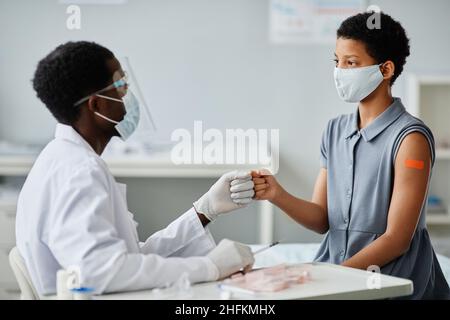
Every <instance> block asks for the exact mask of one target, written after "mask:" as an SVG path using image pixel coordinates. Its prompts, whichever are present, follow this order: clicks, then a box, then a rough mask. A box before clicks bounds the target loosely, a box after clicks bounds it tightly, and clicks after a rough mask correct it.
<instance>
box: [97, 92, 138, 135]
mask: <svg viewBox="0 0 450 320" xmlns="http://www.w3.org/2000/svg"><path fill="white" fill-rule="evenodd" d="M96 96H97V97H100V98H104V99H108V100H111V101H117V102H122V103H123V104H124V106H125V111H126V114H125V116H124V117H123V119H122V120H121V121H115V120H112V119H110V118H108V117H106V116H104V115H102V114H100V113H98V112H95V114H96V115H97V116H99V117H101V118H103V119H105V120H106V121H109V122H111V123H114V124H115V125H116V126H115V128H116V130H117V132H119V134H120V137H121V138H122V140H124V141H125V140H127V139H128V138H129V137H130V136H131V135H132V134H133V133H134V131H136V128H137V126H138V124H139V118H140V108H139V101H138V100H137V99H136V97H135V96H134V94H133V92H131V91H130V90H128V92H127V94H126V95H125V96H124V97H123V98H122V100H120V99H116V98H112V97H108V96H104V95H100V94H96Z"/></svg>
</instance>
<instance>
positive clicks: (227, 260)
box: [207, 239, 255, 280]
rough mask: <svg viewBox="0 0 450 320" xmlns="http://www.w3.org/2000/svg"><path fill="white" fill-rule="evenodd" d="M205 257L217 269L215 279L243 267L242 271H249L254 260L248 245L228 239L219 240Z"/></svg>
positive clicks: (224, 276)
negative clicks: (217, 272)
mask: <svg viewBox="0 0 450 320" xmlns="http://www.w3.org/2000/svg"><path fill="white" fill-rule="evenodd" d="M207 257H208V258H209V259H210V260H211V261H212V262H213V263H214V265H215V266H216V267H217V269H218V271H219V274H218V278H217V279H216V280H219V279H223V278H226V277H228V276H230V275H232V274H233V273H236V272H238V271H239V270H241V269H244V272H247V271H250V270H251V268H252V266H253V263H254V262H255V258H254V257H253V253H252V250H251V249H250V247H249V246H246V245H245V244H242V243H239V242H235V241H231V240H228V239H223V240H222V241H220V242H219V244H218V245H217V247H215V248H214V249H213V250H212V251H211V252H210V253H209V254H208V255H207Z"/></svg>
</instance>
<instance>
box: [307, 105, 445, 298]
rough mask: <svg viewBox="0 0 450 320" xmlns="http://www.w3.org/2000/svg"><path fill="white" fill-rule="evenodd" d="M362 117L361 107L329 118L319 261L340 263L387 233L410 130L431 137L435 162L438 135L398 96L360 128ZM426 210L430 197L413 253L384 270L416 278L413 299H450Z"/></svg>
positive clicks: (323, 145)
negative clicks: (397, 167)
mask: <svg viewBox="0 0 450 320" xmlns="http://www.w3.org/2000/svg"><path fill="white" fill-rule="evenodd" d="M358 118H359V112H358V109H357V110H356V112H355V113H353V114H348V115H341V116H339V117H337V118H334V119H332V120H330V121H329V122H328V125H327V128H326V129H325V131H324V134H323V137H322V143H321V148H320V149H321V157H320V158H321V166H322V167H323V168H326V169H327V196H328V222H329V230H328V233H327V234H326V236H325V238H324V240H323V242H322V244H321V246H320V249H319V251H318V253H317V256H316V258H315V260H316V261H320V262H329V263H335V264H340V263H342V262H343V261H345V260H347V259H349V258H350V257H352V256H353V255H355V254H356V253H357V252H359V251H360V250H362V249H363V248H364V247H366V246H367V245H369V244H370V243H371V242H373V241H374V240H376V239H377V238H378V237H380V236H381V235H382V234H383V233H384V232H385V231H386V227H387V217H388V211H389V206H390V201H391V196H392V189H393V184H394V163H395V157H396V155H397V151H398V149H399V146H400V144H401V142H402V140H403V139H404V138H405V137H406V136H407V135H408V134H409V133H412V132H420V133H422V134H423V135H424V136H425V137H426V138H427V140H428V142H429V144H430V150H431V158H432V159H431V160H432V164H434V159H435V151H434V138H433V134H432V133H431V131H430V129H429V128H428V127H427V126H426V125H425V124H424V123H423V122H422V121H421V120H419V119H417V118H415V117H413V116H412V115H411V114H409V113H408V112H407V111H406V110H405V108H404V106H403V104H402V102H401V100H400V99H399V98H394V101H393V103H392V104H391V105H390V106H389V107H388V108H387V109H386V110H385V111H384V112H383V113H382V114H381V115H379V116H378V117H377V118H376V119H375V120H374V121H373V122H372V123H370V124H369V125H368V126H367V127H365V128H363V129H361V130H359V128H358ZM430 176H431V174H430ZM425 212H426V201H424V206H423V207H422V209H421V214H420V219H419V222H418V225H417V228H416V230H415V233H414V236H413V239H412V241H411V245H410V247H409V249H408V251H407V252H406V253H404V254H403V255H402V256H400V257H398V258H396V259H395V260H393V261H391V262H390V263H388V264H387V265H385V266H383V267H382V268H381V272H382V273H383V274H388V275H392V276H397V277H402V278H407V279H411V280H412V281H413V283H414V293H413V294H412V295H411V296H409V297H408V298H410V299H450V289H449V286H448V284H447V282H446V280H445V278H444V275H443V273H442V270H441V268H440V266H439V263H438V260H437V258H436V255H435V253H434V250H433V247H432V245H431V242H430V237H429V234H428V231H427V228H426V223H425Z"/></svg>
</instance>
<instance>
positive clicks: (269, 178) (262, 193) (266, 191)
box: [252, 170, 283, 201]
mask: <svg viewBox="0 0 450 320" xmlns="http://www.w3.org/2000/svg"><path fill="white" fill-rule="evenodd" d="M252 179H253V183H254V184H255V187H254V190H255V197H254V199H256V200H269V201H273V200H275V199H276V198H277V197H278V196H279V195H280V194H281V192H282V190H283V188H282V187H281V185H280V184H279V183H278V182H277V180H276V179H275V177H274V176H273V175H272V174H270V172H265V171H263V170H259V171H252Z"/></svg>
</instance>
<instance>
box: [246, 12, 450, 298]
mask: <svg viewBox="0 0 450 320" xmlns="http://www.w3.org/2000/svg"><path fill="white" fill-rule="evenodd" d="M372 14H373V13H363V14H358V15H356V16H353V17H350V18H348V19H347V20H345V21H344V22H343V23H342V24H341V26H340V27H339V29H338V31H337V41H336V52H335V62H336V68H335V70H334V79H335V84H336V88H337V91H338V94H339V96H340V97H341V98H342V99H343V100H344V101H346V102H355V103H356V102H358V103H359V105H358V107H357V109H356V110H355V112H354V113H353V114H348V115H341V116H339V117H337V118H334V119H332V120H331V121H329V122H328V125H327V127H326V129H325V131H324V133H323V137H322V142H321V147H320V152H321V169H320V172H319V175H318V178H317V181H316V184H315V187H314V193H313V197H312V200H311V201H305V200H302V199H299V198H296V197H294V196H292V195H290V194H289V193H288V192H287V191H285V190H284V189H283V188H282V187H281V186H280V185H279V184H278V182H277V181H276V180H275V178H274V177H273V176H270V175H264V173H262V172H254V173H253V178H254V182H255V191H256V195H255V197H256V199H259V200H269V201H271V202H272V203H273V204H275V205H276V206H278V207H279V208H281V209H282V210H283V211H284V212H286V213H287V214H288V215H289V216H290V217H291V218H293V219H294V220H295V221H297V222H298V223H300V224H302V225H303V226H305V227H307V228H309V229H312V230H314V231H316V232H318V233H325V232H328V233H327V235H326V237H325V238H324V240H323V242H322V244H321V246H320V249H319V251H318V253H317V256H316V260H317V261H322V262H330V263H336V264H342V265H344V266H348V267H353V268H359V269H367V268H368V267H369V266H374V265H375V266H379V267H380V268H381V272H382V273H384V274H388V275H393V276H399V277H403V278H409V279H411V280H412V281H413V282H414V293H413V295H412V296H410V298H412V299H438V298H447V299H448V298H450V290H449V287H448V284H447V282H446V280H445V278H444V276H443V274H442V271H441V268H440V266H439V263H438V261H437V259H436V255H435V253H434V251H433V248H432V246H431V243H430V238H429V235H428V232H427V229H426V225H425V202H426V201H425V199H426V197H427V192H428V184H429V180H430V176H431V170H432V167H433V163H434V158H435V153H434V140H433V135H432V133H431V131H430V129H429V128H428V127H427V126H426V125H425V124H424V123H423V122H422V121H420V120H419V119H416V118H414V117H413V116H411V115H410V114H409V113H408V112H407V111H405V108H404V106H403V104H402V102H401V100H400V99H399V98H395V97H392V95H391V87H392V85H393V84H394V82H395V80H396V79H397V78H398V76H399V75H400V74H401V72H402V70H403V66H404V64H405V61H406V57H407V56H408V55H409V40H408V38H407V36H406V34H405V30H404V29H403V27H402V26H401V25H400V24H399V23H398V22H397V21H395V20H393V19H392V18H391V17H390V16H389V15H387V14H384V13H381V16H380V19H381V29H369V28H368V27H367V24H366V22H367V19H368V18H369V17H370V16H371V15H372Z"/></svg>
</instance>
